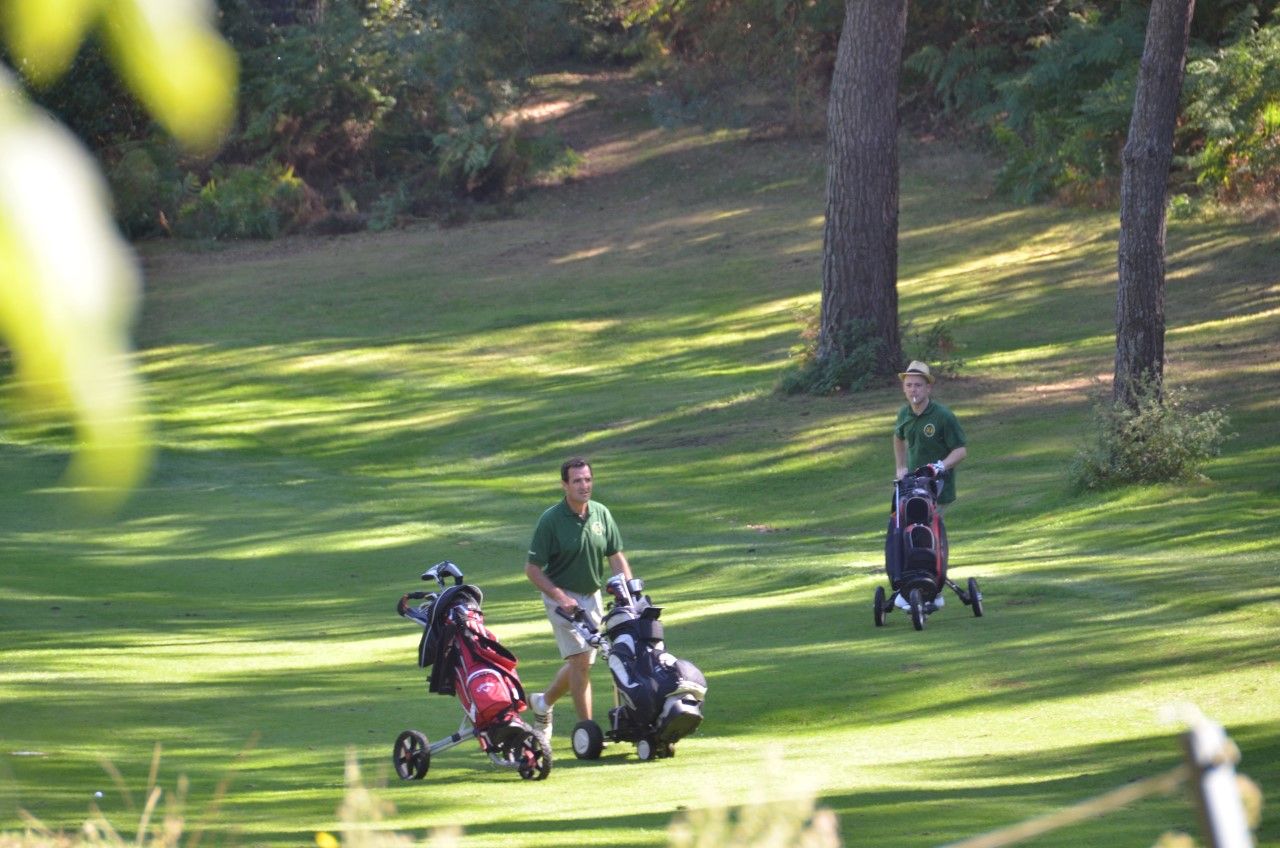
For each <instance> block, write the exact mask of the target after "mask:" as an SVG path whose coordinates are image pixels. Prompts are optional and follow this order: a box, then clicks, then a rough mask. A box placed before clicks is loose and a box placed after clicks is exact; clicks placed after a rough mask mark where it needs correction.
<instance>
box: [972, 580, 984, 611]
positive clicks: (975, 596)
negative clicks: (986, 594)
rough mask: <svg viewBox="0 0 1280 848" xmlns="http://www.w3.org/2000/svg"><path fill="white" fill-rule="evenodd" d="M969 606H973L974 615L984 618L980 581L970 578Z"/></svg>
mask: <svg viewBox="0 0 1280 848" xmlns="http://www.w3.org/2000/svg"><path fill="white" fill-rule="evenodd" d="M969 606H971V607H973V617H974V618H982V593H981V592H979V591H978V581H977V580H975V579H973V578H972V577H970V578H969Z"/></svg>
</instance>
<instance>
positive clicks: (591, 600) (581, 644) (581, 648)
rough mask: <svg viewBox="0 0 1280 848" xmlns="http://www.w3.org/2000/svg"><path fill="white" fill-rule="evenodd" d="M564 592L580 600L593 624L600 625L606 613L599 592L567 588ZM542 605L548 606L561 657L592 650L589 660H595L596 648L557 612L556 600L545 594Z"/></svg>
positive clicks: (548, 614)
mask: <svg viewBox="0 0 1280 848" xmlns="http://www.w3.org/2000/svg"><path fill="white" fill-rule="evenodd" d="M564 593H565V594H566V595H568V596H569V597H571V598H573V599H574V600H575V601H577V602H578V606H579V607H581V608H582V609H583V611H585V612H586V614H587V617H588V618H589V619H591V624H592V626H594V627H599V626H600V621H601V619H602V617H603V615H604V601H603V600H602V599H601V598H600V593H599V592H593V593H591V594H590V595H579V594H578V593H577V592H570V591H569V590H568V589H565V590H564ZM542 605H543V606H544V607H546V608H547V620H548V621H550V622H551V630H552V631H553V632H554V633H555V634H556V647H558V648H559V649H560V658H561V659H568V658H569V657H571V656H573V655H574V654H582V653H586V652H587V651H590V652H591V657H590V658H589V660H588V662H595V661H596V649H595V648H593V647H591V646H590V645H588V644H587V642H586V640H585V639H583V638H582V637H581V636H579V635H578V633H577V631H575V630H574V629H573V627H571V626H570V624H569V622H567V621H565V620H564V619H563V618H561V617H560V616H559V615H557V614H556V602H555V601H553V600H551V599H550V598H549V597H547V596H546V595H543V596H542Z"/></svg>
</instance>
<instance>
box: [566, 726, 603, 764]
mask: <svg viewBox="0 0 1280 848" xmlns="http://www.w3.org/2000/svg"><path fill="white" fill-rule="evenodd" d="M572 739H573V755H574V756H575V757H577V758H578V759H580V760H598V759H600V752H601V751H603V750H604V731H603V730H601V729H600V725H598V724H596V723H595V722H594V721H592V720H591V719H589V718H588V719H584V720H582V721H580V722H578V723H577V724H575V725H574V726H573V736H572Z"/></svg>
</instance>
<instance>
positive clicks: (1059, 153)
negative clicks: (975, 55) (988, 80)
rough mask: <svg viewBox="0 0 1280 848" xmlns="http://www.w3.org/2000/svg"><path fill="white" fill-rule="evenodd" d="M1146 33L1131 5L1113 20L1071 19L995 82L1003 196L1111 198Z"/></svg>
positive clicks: (999, 182)
mask: <svg viewBox="0 0 1280 848" xmlns="http://www.w3.org/2000/svg"><path fill="white" fill-rule="evenodd" d="M1145 31H1146V17H1145V8H1144V7H1142V6H1141V5H1139V4H1136V3H1132V2H1126V3H1122V4H1120V7H1119V11H1118V12H1117V13H1116V14H1115V15H1114V16H1112V17H1104V16H1102V15H1101V14H1098V13H1092V14H1089V15H1077V16H1074V17H1073V18H1072V19H1071V22H1070V24H1069V25H1068V26H1067V27H1066V28H1065V29H1064V30H1063V31H1062V32H1061V33H1059V34H1058V35H1057V37H1055V38H1053V39H1048V40H1046V41H1045V42H1044V43H1043V45H1042V46H1041V47H1040V48H1039V49H1037V50H1036V51H1035V53H1034V54H1033V55H1032V57H1031V64H1030V66H1029V67H1027V68H1026V70H1025V71H1023V72H1021V73H1018V74H1015V75H1012V76H1010V77H1008V78H1007V79H1006V80H1005V81H1003V82H1001V83H1000V85H999V86H998V89H999V93H1000V111H1001V112H1002V116H1001V118H1000V119H999V121H998V122H997V123H996V124H995V125H994V137H995V140H996V142H997V143H998V144H999V145H1000V146H1001V147H1002V148H1003V151H1004V155H1005V159H1006V161H1005V165H1004V167H1003V168H1002V169H1001V172H1000V175H999V177H998V180H997V188H998V189H999V190H1000V191H1001V192H1003V193H1005V194H1008V195H1010V196H1012V197H1014V198H1015V199H1016V200H1019V201H1021V202H1027V201H1032V200H1037V199H1040V198H1043V197H1048V196H1059V197H1063V198H1065V199H1068V200H1073V201H1090V202H1099V201H1105V200H1107V199H1109V198H1111V197H1114V195H1115V193H1116V189H1117V187H1118V185H1119V179H1120V173H1121V163H1120V152H1121V150H1122V148H1123V147H1124V139H1125V136H1126V135H1127V134H1128V129H1129V116H1130V114H1131V112H1132V110H1133V92H1134V87H1135V85H1136V81H1137V71H1138V62H1139V59H1140V58H1141V56H1142V49H1143V41H1144V38H1145Z"/></svg>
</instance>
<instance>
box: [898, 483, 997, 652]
mask: <svg viewBox="0 0 1280 848" xmlns="http://www.w3.org/2000/svg"><path fill="white" fill-rule="evenodd" d="M940 494H942V478H941V477H940V476H939V475H938V474H937V473H935V472H934V470H933V469H932V468H931V467H929V466H924V467H923V468H917V469H916V470H915V471H913V472H911V473H910V474H907V475H904V476H903V478H902V479H901V480H895V481H894V483H893V503H892V505H891V507H890V514H889V529H888V531H887V532H886V533H885V539H884V570H885V573H886V574H887V575H888V576H889V587H890V594H889V595H885V591H884V587H882V586H877V587H876V594H875V622H876V627H883V626H884V623H885V615H886V614H887V613H890V612H892V611H893V609H894V608H895V606H901V607H902V608H904V609H906V610H909V611H910V613H911V624H912V626H913V627H915V629H916V630H923V629H924V623H925V620H926V619H927V618H928V617H929V615H930V614H932V613H933V612H935V611H936V610H937V609H939V608H940V607H942V606H943V603H944V598H943V597H942V590H943V588H944V587H950V588H951V589H952V591H954V592H955V593H956V597H958V598H959V599H960V600H961V601H962V602H963V603H964V604H965V605H966V606H968V607H969V608H970V609H972V610H973V614H974V616H976V617H981V616H982V592H980V591H979V590H978V581H977V579H975V578H973V577H970V578H969V581H968V586H967V588H966V589H961V588H960V587H959V586H957V585H956V584H955V583H954V582H952V581H951V580H950V579H949V578H948V577H947V528H946V526H945V525H944V524H943V523H942V515H941V514H940V513H939V512H938V496H939V495H940Z"/></svg>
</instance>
